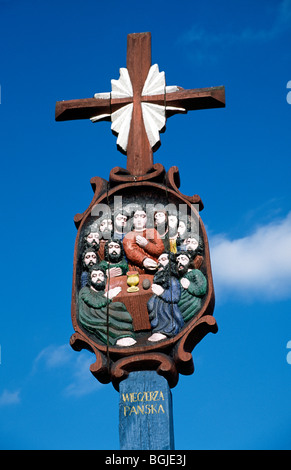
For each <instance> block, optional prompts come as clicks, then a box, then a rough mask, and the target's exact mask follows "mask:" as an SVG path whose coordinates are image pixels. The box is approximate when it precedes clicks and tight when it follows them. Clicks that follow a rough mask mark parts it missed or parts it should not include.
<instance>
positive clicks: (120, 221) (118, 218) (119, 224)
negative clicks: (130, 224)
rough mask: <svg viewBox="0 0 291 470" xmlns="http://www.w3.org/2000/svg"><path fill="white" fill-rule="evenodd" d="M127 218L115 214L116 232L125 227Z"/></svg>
mask: <svg viewBox="0 0 291 470" xmlns="http://www.w3.org/2000/svg"><path fill="white" fill-rule="evenodd" d="M126 222H127V217H126V215H123V214H117V216H116V217H115V226H116V228H117V230H119V231H122V229H123V228H124V227H125V226H126Z"/></svg>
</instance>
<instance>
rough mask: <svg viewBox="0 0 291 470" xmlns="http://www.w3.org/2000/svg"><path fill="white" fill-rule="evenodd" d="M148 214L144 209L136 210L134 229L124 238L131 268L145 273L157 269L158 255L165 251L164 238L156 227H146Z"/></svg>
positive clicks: (124, 246) (124, 245)
mask: <svg viewBox="0 0 291 470" xmlns="http://www.w3.org/2000/svg"><path fill="white" fill-rule="evenodd" d="M146 225H147V215H146V212H145V211H144V210H136V211H135V213H134V215H133V230H132V231H131V232H129V233H127V234H126V235H125V237H124V239H123V248H124V251H125V255H126V257H127V260H128V264H129V267H130V269H131V270H137V271H138V272H139V273H143V272H144V270H149V271H155V270H156V269H157V266H158V263H157V260H158V257H159V256H160V255H161V254H162V253H163V251H164V244H163V240H162V239H161V238H160V236H159V234H158V232H157V230H156V229H154V228H148V229H147V228H146Z"/></svg>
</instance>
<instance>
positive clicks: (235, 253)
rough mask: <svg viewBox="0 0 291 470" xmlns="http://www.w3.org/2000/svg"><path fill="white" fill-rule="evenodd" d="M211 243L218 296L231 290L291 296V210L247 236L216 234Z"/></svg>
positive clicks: (272, 296)
mask: <svg viewBox="0 0 291 470" xmlns="http://www.w3.org/2000/svg"><path fill="white" fill-rule="evenodd" d="M211 245H212V249H211V260H212V270H213V278H214V285H215V289H216V291H217V294H218V296H219V297H222V298H223V297H224V293H227V294H229V293H230V292H233V293H236V294H237V293H238V294H242V295H243V296H244V297H245V298H252V297H254V296H255V297H256V298H258V297H260V298H261V299H263V300H272V299H278V298H290V297H291V212H290V213H289V214H288V215H287V217H286V218H285V219H283V220H277V221H274V222H272V223H269V224H267V225H264V226H261V227H258V228H257V229H256V230H255V231H254V232H253V233H252V234H250V235H248V236H246V237H244V238H239V239H236V240H230V239H228V238H227V237H226V236H216V237H214V238H213V239H212V241H211Z"/></svg>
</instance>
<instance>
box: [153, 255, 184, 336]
mask: <svg viewBox="0 0 291 470" xmlns="http://www.w3.org/2000/svg"><path fill="white" fill-rule="evenodd" d="M152 291H153V294H154V295H153V296H152V297H151V298H150V299H149V301H148V303H147V308H148V313H149V319H150V322H151V327H152V332H153V334H152V336H150V337H149V338H148V340H149V341H153V342H154V341H160V340H162V339H165V338H166V337H172V336H175V335H176V334H177V333H178V332H179V331H180V330H181V328H182V327H183V326H184V320H183V316H182V314H181V312H180V309H179V307H178V302H179V300H180V296H181V286H180V283H179V280H178V279H177V271H176V265H175V263H174V262H173V261H172V259H170V258H169V255H168V253H163V254H162V255H161V256H159V259H158V271H157V273H156V274H155V275H154V279H153V284H152Z"/></svg>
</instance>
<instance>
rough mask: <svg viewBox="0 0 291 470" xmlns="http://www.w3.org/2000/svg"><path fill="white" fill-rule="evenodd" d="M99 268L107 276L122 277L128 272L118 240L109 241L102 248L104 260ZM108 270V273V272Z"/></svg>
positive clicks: (120, 243)
mask: <svg viewBox="0 0 291 470" xmlns="http://www.w3.org/2000/svg"><path fill="white" fill-rule="evenodd" d="M100 268H103V269H105V271H106V274H107V276H110V277H116V276H124V275H125V274H126V273H127V271H128V264H127V261H126V259H125V256H124V251H123V248H122V242H121V240H119V239H113V240H109V241H108V242H106V244H105V248H104V260H103V261H101V263H100ZM108 270H109V271H108Z"/></svg>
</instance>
